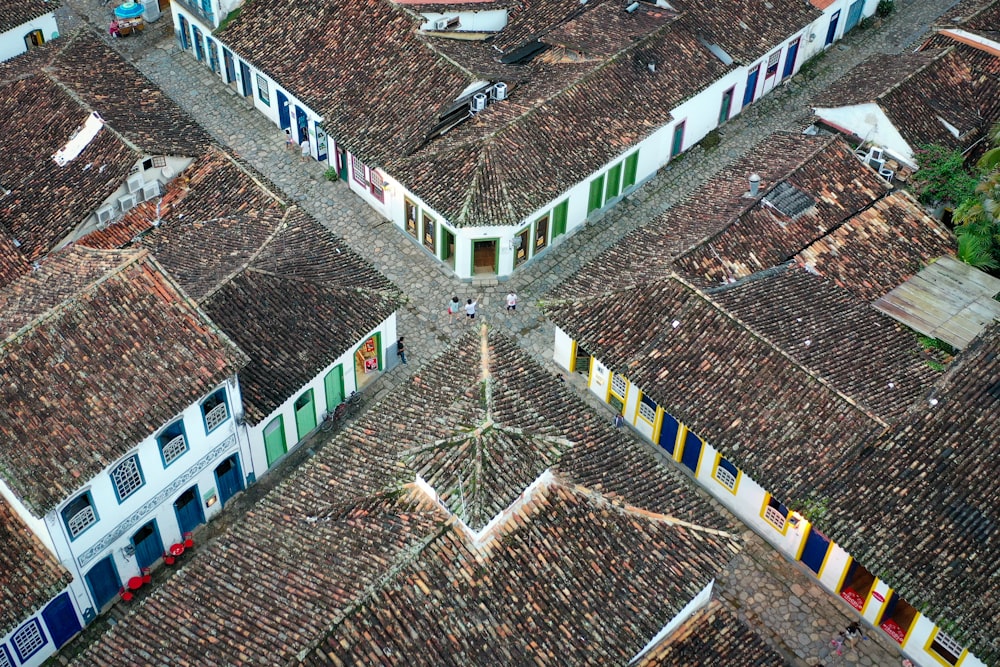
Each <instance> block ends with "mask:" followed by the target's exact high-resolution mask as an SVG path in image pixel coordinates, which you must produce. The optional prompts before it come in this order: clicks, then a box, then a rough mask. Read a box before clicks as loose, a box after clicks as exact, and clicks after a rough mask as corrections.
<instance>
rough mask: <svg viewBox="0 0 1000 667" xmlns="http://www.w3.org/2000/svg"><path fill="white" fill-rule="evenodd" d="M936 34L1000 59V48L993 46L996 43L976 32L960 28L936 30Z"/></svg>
mask: <svg viewBox="0 0 1000 667" xmlns="http://www.w3.org/2000/svg"><path fill="white" fill-rule="evenodd" d="M938 34H939V35H944V36H945V37H948V38H950V39H953V40H955V41H956V42H958V43H959V44H965V45H966V46H968V47H971V48H973V49H976V50H977V51H982V52H984V53H988V54H990V55H992V56H997V57H1000V48H998V47H997V46H994V45H995V44H996V42H994V41H993V40H990V39H988V38H983V37H982V35H980V34H979V33H977V32H976V31H973V30H962V29H960V28H942V29H941V30H938ZM969 35H972V36H975V37H981V38H982V39H984V40H985V41H979V40H976V39H973V38H972V37H969ZM986 42H988V43H986Z"/></svg>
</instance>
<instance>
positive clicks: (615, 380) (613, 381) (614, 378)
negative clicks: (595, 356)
mask: <svg viewBox="0 0 1000 667" xmlns="http://www.w3.org/2000/svg"><path fill="white" fill-rule="evenodd" d="M619 381H620V382H621V383H622V388H621V391H618V390H617V389H616V388H615V384H616V383H618V382H619ZM611 393H612V394H614V395H615V396H617V397H618V398H620V399H621V400H623V401H624V400H625V398H626V397H627V396H628V378H626V377H625V376H624V375H621V374H620V373H613V374H612V375H611Z"/></svg>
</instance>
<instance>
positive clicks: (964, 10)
mask: <svg viewBox="0 0 1000 667" xmlns="http://www.w3.org/2000/svg"><path fill="white" fill-rule="evenodd" d="M936 25H939V26H959V27H961V28H962V29H964V30H996V29H997V27H998V26H1000V0H962V2H959V3H958V4H956V5H955V6H953V7H952V8H950V9H949V10H948V12H947V13H946V14H945V15H944V16H942V17H941V18H939V19H938V21H937V24H936Z"/></svg>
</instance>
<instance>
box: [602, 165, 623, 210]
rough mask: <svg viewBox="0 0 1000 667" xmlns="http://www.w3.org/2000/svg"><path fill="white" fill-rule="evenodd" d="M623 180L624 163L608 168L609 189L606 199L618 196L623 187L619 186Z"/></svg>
mask: <svg viewBox="0 0 1000 667" xmlns="http://www.w3.org/2000/svg"><path fill="white" fill-rule="evenodd" d="M621 180H622V163H621V162H619V163H618V164H616V165H615V166H613V167H611V169H608V189H607V190H606V191H605V193H606V196H605V197H604V201H608V200H609V199H613V198H615V197H617V196H618V193H619V192H621V189H620V188H619V186H620V185H621Z"/></svg>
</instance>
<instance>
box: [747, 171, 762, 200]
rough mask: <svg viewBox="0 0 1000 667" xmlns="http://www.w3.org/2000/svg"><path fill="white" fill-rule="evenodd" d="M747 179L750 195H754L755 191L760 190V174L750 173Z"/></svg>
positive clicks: (755, 194)
mask: <svg viewBox="0 0 1000 667" xmlns="http://www.w3.org/2000/svg"><path fill="white" fill-rule="evenodd" d="M747 180H749V181H750V196H751V197H756V196H757V193H758V192H760V175H759V174H750V178H749V179H747Z"/></svg>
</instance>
